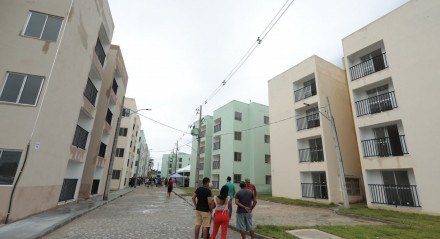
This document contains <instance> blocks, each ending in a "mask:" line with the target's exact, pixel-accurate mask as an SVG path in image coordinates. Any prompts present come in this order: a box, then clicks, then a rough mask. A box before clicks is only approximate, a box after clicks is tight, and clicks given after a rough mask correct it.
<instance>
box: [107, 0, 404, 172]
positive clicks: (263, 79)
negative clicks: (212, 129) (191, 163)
mask: <svg viewBox="0 0 440 239" xmlns="http://www.w3.org/2000/svg"><path fill="white" fill-rule="evenodd" d="M285 2H286V0H109V3H110V8H111V11H112V16H113V21H114V23H115V30H114V34H113V39H112V44H116V45H120V47H121V51H122V54H123V57H124V61H125V65H126V68H127V71H128V76H129V80H128V88H127V92H126V96H127V97H133V98H135V99H136V102H137V106H138V108H139V109H140V108H151V109H152V110H151V111H144V112H143V113H142V114H143V115H145V116H148V117H150V118H152V119H154V120H156V121H159V122H162V123H164V124H167V125H170V126H172V127H174V128H177V129H179V130H182V131H188V126H189V125H190V124H192V123H193V122H194V121H195V120H197V118H196V108H198V106H199V105H201V104H203V103H204V101H205V100H206V99H207V98H208V96H209V95H211V93H212V92H213V91H214V90H215V89H216V88H217V87H218V85H219V84H220V83H221V82H222V81H223V80H224V79H225V77H226V76H227V75H228V74H229V72H230V71H231V70H232V68H233V67H234V66H235V65H236V63H237V62H238V61H239V60H240V59H241V57H242V56H243V55H244V54H245V53H246V51H247V50H248V49H249V47H250V46H251V45H252V44H253V43H254V42H255V41H256V39H257V37H258V36H259V35H260V34H261V32H262V31H263V30H264V29H265V28H266V26H267V25H268V24H269V22H270V21H271V20H272V18H273V17H274V16H275V14H276V13H277V12H278V11H279V9H280V8H281V7H282V6H283V4H284V3H285ZM406 2H407V0H392V1H390V0H387V1H384V0H333V1H331V0H296V1H294V3H293V4H292V5H291V6H290V8H289V9H288V10H287V12H286V13H285V14H284V16H283V17H282V18H281V19H280V20H279V21H278V23H277V24H276V25H275V27H274V28H273V29H272V30H271V32H270V33H269V34H268V36H267V37H266V38H265V39H264V41H263V42H262V43H261V44H260V45H259V46H258V47H257V49H256V50H255V52H254V53H253V55H252V56H251V57H250V58H249V59H248V60H247V61H246V62H245V64H244V65H243V66H242V67H241V68H240V70H239V71H238V72H237V73H236V74H235V75H234V77H233V78H232V79H231V80H230V81H229V82H228V83H227V84H226V85H225V87H223V88H222V90H221V91H220V92H219V93H218V94H217V95H216V96H215V97H214V98H213V99H212V100H211V101H209V102H208V103H207V104H206V105H203V115H207V114H208V115H212V113H213V111H214V110H215V109H217V108H219V107H221V106H223V105H225V104H227V103H228V102H230V101H232V100H239V101H242V102H250V101H253V102H258V103H262V104H266V105H268V80H270V79H271V78H273V77H275V76H276V75H278V74H280V73H282V72H284V71H286V70H287V69H289V68H291V67H293V66H294V65H296V64H298V63H299V62H301V61H302V60H304V59H306V58H308V57H310V56H311V55H313V54H316V55H318V56H320V57H322V58H324V59H326V60H328V61H330V62H332V63H333V64H336V65H338V66H341V65H342V61H341V59H342V56H343V51H342V44H341V40H342V38H344V37H346V36H348V35H349V34H351V33H352V32H354V31H356V30H358V29H360V28H362V27H363V26H365V25H367V24H368V23H370V22H372V21H374V20H376V19H377V18H379V17H381V16H383V15H385V14H387V13H388V12H390V11H392V10H393V9H395V8H397V7H399V6H401V5H402V4H404V3H406ZM141 119H142V128H143V129H144V131H145V134H146V139H147V144H148V147H149V148H150V153H151V157H152V158H154V159H155V162H156V164H155V168H156V167H157V166H158V163H159V164H160V163H161V161H162V154H164V153H168V152H170V151H171V150H172V149H173V148H174V147H175V144H176V141H177V140H179V139H180V141H179V144H180V145H184V144H187V143H188V142H190V141H191V136H190V135H185V136H184V137H182V136H183V134H182V132H179V131H177V130H174V129H170V128H167V127H164V126H163V125H160V124H158V123H156V122H153V121H151V120H149V119H146V118H143V117H141ZM179 150H180V151H183V152H188V153H190V152H191V148H190V147H189V146H184V147H181V148H179Z"/></svg>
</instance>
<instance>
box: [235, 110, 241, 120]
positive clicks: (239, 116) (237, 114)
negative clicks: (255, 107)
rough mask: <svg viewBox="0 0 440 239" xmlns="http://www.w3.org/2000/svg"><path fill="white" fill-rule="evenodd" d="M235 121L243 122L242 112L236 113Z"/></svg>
mask: <svg viewBox="0 0 440 239" xmlns="http://www.w3.org/2000/svg"><path fill="white" fill-rule="evenodd" d="M237 116H238V117H237ZM234 120H237V121H243V113H242V112H238V111H235V113H234Z"/></svg>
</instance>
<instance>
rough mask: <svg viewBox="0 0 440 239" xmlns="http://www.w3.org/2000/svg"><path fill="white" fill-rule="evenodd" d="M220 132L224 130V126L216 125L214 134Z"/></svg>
mask: <svg viewBox="0 0 440 239" xmlns="http://www.w3.org/2000/svg"><path fill="white" fill-rule="evenodd" d="M220 130H222V124H216V125H214V133H216V132H219V131H220Z"/></svg>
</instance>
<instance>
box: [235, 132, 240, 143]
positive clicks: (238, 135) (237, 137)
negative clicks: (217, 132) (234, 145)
mask: <svg viewBox="0 0 440 239" xmlns="http://www.w3.org/2000/svg"><path fill="white" fill-rule="evenodd" d="M234 140H238V141H241V132H240V131H235V132H234Z"/></svg>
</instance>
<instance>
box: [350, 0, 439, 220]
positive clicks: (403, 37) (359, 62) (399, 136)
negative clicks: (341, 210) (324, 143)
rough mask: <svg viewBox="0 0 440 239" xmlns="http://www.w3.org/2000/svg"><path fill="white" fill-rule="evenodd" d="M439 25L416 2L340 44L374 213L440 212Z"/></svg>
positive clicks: (431, 4)
mask: <svg viewBox="0 0 440 239" xmlns="http://www.w3.org/2000/svg"><path fill="white" fill-rule="evenodd" d="M439 23H440V2H439V1H436V0H424V1H420V0H413V1H410V2H408V3H406V4H404V5H403V6H401V7H399V8H398V9H396V10H394V11H392V12H390V13H389V14H387V15H385V16H384V17H382V18H380V19H378V20H376V21H374V22H372V23H370V24H368V25H367V26H365V27H363V28H361V29H359V30H358V31H356V32H354V33H352V34H351V35H349V36H347V37H346V38H344V39H343V40H342V44H343V49H344V59H345V65H346V67H347V77H348V82H349V92H350V97H351V104H352V108H353V109H354V110H353V117H354V120H355V128H356V133H357V137H358V148H359V152H360V158H361V165H362V171H363V177H364V183H365V189H366V196H367V197H366V198H367V203H368V205H369V206H370V207H385V208H388V209H396V210H409V211H416V212H426V213H435V214H439V213H440V205H439V204H438V201H439V198H440V196H439V194H438V192H437V190H436V189H435V188H436V186H435V183H434V182H433V181H432V180H433V179H435V177H436V176H438V175H440V161H439V160H438V153H437V152H436V150H435V149H436V148H437V147H438V142H440V136H439V135H440V127H439V126H438V124H437V122H438V120H437V119H438V116H439V113H438V112H439V110H438V108H439V100H438V89H440V81H439V77H440V62H439V60H438V56H439V55H440V48H439V47H438V42H439V39H440V24H439Z"/></svg>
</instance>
